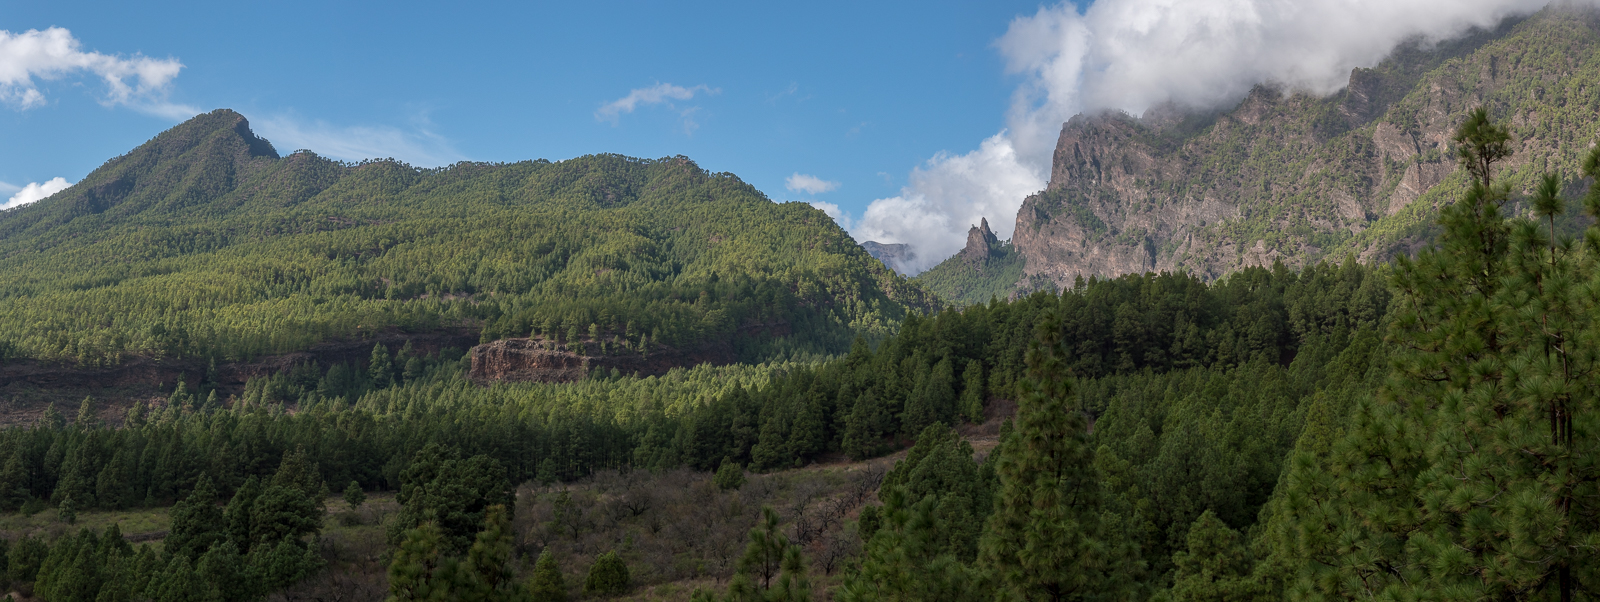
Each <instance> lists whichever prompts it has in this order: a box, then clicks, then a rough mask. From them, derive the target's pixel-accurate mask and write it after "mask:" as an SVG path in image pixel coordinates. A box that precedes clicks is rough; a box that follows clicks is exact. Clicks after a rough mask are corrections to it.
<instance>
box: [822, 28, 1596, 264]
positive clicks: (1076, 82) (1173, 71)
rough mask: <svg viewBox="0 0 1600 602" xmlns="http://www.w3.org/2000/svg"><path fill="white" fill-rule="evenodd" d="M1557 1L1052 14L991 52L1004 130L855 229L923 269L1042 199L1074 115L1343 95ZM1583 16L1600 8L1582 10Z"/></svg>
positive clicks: (944, 158) (952, 158) (926, 171)
mask: <svg viewBox="0 0 1600 602" xmlns="http://www.w3.org/2000/svg"><path fill="white" fill-rule="evenodd" d="M1547 1H1548V0H1097V1H1096V2H1094V3H1093V4H1092V5H1090V6H1089V7H1088V8H1087V9H1086V10H1085V11H1084V12H1082V13H1080V12H1078V11H1077V9H1075V8H1074V7H1073V6H1071V5H1070V4H1061V5H1057V6H1053V7H1043V8H1040V9H1039V11H1038V12H1037V13H1035V14H1033V15H1032V16H1022V17H1018V18H1017V19H1015V20H1013V21H1012V22H1011V25H1010V28H1009V29H1008V30H1007V31H1006V33H1005V35H1003V36H1001V37H1000V39H999V40H997V41H996V42H995V46H996V48H997V49H998V50H999V51H1000V54H1001V55H1002V56H1003V57H1004V59H1005V61H1006V66H1007V70H1008V71H1010V72H1012V73H1016V74H1021V75H1022V76H1023V82H1022V83H1021V84H1020V85H1019V86H1018V87H1017V89H1016V91H1015V92H1014V93H1013V95H1012V102H1011V107H1010V108H1009V109H1008V111H1007V115H1006V124H1007V127H1006V129H1005V130H1004V131H1002V132H1000V133H999V134H996V135H995V136H993V137H990V138H989V139H987V140H985V141H984V142H983V143H982V145H981V146H980V147H979V148H978V150H975V151H972V152H969V153H967V154H964V155H952V154H948V153H940V154H939V155H936V156H934V157H933V158H932V159H930V160H929V161H928V162H927V163H926V164H925V165H923V166H921V167H918V168H917V169H916V170H914V171H913V172H912V174H911V178H910V182H909V183H908V184H907V186H906V187H905V188H903V189H902V190H901V192H900V195H899V196H895V197H891V198H887V199H878V200H876V201H873V202H872V204H871V205H870V206H869V207H868V208H867V210H866V211H865V212H864V213H863V215H862V217H861V219H860V220H858V221H857V222H856V223H855V228H854V230H853V231H852V233H853V234H854V235H855V236H856V239H857V240H877V241H879V242H903V243H908V244H911V245H912V246H913V247H915V248H916V250H917V255H918V257H920V258H922V261H921V263H923V264H924V265H920V266H915V267H917V268H918V269H926V268H927V267H931V265H933V264H934V263H936V262H937V261H939V260H942V259H943V258H945V257H948V256H950V255H951V254H954V253H955V252H956V251H959V250H960V248H961V246H962V244H963V243H964V240H965V234H966V230H967V228H968V227H969V226H970V224H971V223H976V222H977V221H978V217H979V216H982V217H988V218H990V219H989V223H990V226H991V227H993V228H994V229H995V231H996V233H997V234H998V235H999V236H1001V237H1002V238H1004V237H1008V236H1010V234H1011V232H1010V231H1011V229H1012V228H1014V227H1015V217H1016V211H1017V209H1018V208H1019V207H1020V206H1021V204H1022V200H1023V198H1024V197H1026V196H1027V195H1028V194H1031V193H1033V192H1037V191H1038V190H1040V189H1042V188H1044V186H1045V184H1046V182H1047V178H1048V176H1049V173H1050V158H1051V155H1052V153H1053V151H1054V150H1055V142H1056V138H1057V137H1058V135H1059V134H1060V131H1061V125H1062V123H1064V122H1065V121H1066V120H1067V119H1069V118H1071V117H1072V116H1073V115H1074V114H1077V113H1080V112H1085V111H1093V110H1100V109H1121V110H1125V111H1128V112H1129V113H1132V114H1135V115H1138V114H1141V113H1143V112H1144V111H1145V110H1146V109H1148V108H1150V107H1152V106H1155V105H1158V104H1162V103H1166V102H1173V103H1175V104H1178V105H1180V106H1187V107H1191V108H1217V107H1226V106H1229V105H1231V104H1233V103H1236V102H1238V101H1239V100H1241V99H1242V98H1243V97H1244V95H1245V94H1247V93H1248V92H1249V91H1250V89H1251V88H1252V87H1253V86H1255V85H1256V84H1258V83H1263V82H1273V83H1278V84H1282V85H1286V86H1288V87H1289V88H1291V89H1297V90H1305V91H1309V92H1312V93H1315V94H1329V93H1333V92H1336V91H1338V90H1339V89H1341V88H1342V87H1344V86H1345V84H1346V83H1347V82H1348V80H1349V77H1350V71H1351V69H1354V68H1356V67H1363V66H1371V65H1374V64H1376V63H1378V62H1379V61H1381V60H1382V59H1383V58H1384V57H1385V56H1387V55H1388V54H1389V52H1390V51H1391V50H1393V49H1394V47H1395V46H1396V45H1398V44H1400V43H1401V42H1404V41H1406V40H1409V39H1418V38H1420V39H1423V40H1434V41H1437V40H1443V39H1448V38H1451V37H1454V36H1458V35H1460V34H1462V33H1465V32H1466V31H1468V30H1469V29H1471V28H1473V27H1490V26H1493V25H1495V24H1496V23H1498V22H1499V21H1500V20H1502V19H1504V18H1506V17H1508V16H1512V15H1517V14H1526V13H1530V12H1533V11H1536V10H1538V9H1539V8H1541V7H1543V6H1544V5H1545V4H1546V2H1547ZM1580 1H1581V2H1584V3H1586V4H1596V3H1600V2H1597V0H1580Z"/></svg>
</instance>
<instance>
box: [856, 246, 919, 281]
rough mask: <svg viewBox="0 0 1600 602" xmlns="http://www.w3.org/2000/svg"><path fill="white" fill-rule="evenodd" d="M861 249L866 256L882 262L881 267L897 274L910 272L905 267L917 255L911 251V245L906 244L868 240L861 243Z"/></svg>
mask: <svg viewBox="0 0 1600 602" xmlns="http://www.w3.org/2000/svg"><path fill="white" fill-rule="evenodd" d="M861 248H863V249H866V250H867V254H868V255H871V256H872V257H873V258H874V259H877V260H878V261H881V262H883V265H885V266H887V267H888V268H889V269H891V270H894V271H895V273H898V274H906V273H909V272H910V271H911V270H910V268H908V267H906V266H907V264H909V263H910V262H912V261H915V260H916V259H917V254H916V253H915V252H913V251H912V250H911V245H907V244H899V243H882V242H878V241H875V240H869V241H866V242H864V243H861Z"/></svg>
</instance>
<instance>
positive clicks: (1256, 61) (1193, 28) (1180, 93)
mask: <svg viewBox="0 0 1600 602" xmlns="http://www.w3.org/2000/svg"><path fill="white" fill-rule="evenodd" d="M1589 1H1590V2H1593V0H1589ZM1547 2H1548V0H1312V1H1306V0H1204V1H1196V0H1101V1H1099V2H1095V3H1094V4H1093V5H1091V6H1090V7H1089V8H1088V9H1087V10H1086V11H1084V12H1083V13H1081V14H1080V13H1079V12H1078V11H1077V10H1076V9H1075V8H1073V7H1072V6H1070V5H1059V6H1055V7H1048V8H1041V9H1039V11H1038V12H1037V13H1035V14H1034V15H1033V16H1031V17H1019V18H1017V19H1016V20H1014V21H1012V23H1011V27H1010V29H1009V30H1008V31H1007V32H1006V34H1005V35H1004V36H1002V37H1001V38H1000V40H998V41H997V42H996V46H997V47H998V48H999V49H1000V52H1001V54H1002V55H1004V57H1005V59H1006V65H1007V69H1008V70H1009V71H1011V72H1013V73H1021V74H1024V75H1025V76H1026V81H1025V83H1024V84H1023V85H1022V86H1020V87H1019V88H1018V89H1017V91H1016V93H1015V94H1014V96H1013V104H1012V108H1011V112H1010V115H1008V120H1007V121H1008V123H1009V125H1010V128H1011V130H1012V132H1014V133H1015V136H1016V138H1017V146H1018V151H1019V152H1020V153H1022V155H1023V156H1024V158H1025V160H1031V161H1047V160H1048V158H1049V153H1050V150H1051V149H1053V147H1054V141H1055V138H1056V134H1057V133H1059V131H1060V128H1061V123H1062V122H1063V121H1065V120H1066V119H1067V118H1070V117H1071V116H1072V115H1073V114H1075V113H1079V112H1082V111H1085V110H1097V109H1121V110H1124V111H1127V112H1129V113H1132V114H1134V115H1138V114H1141V113H1143V112H1144V111H1145V110H1146V109H1149V108H1150V107H1152V106H1155V105H1158V104H1162V103H1165V102H1169V101H1170V102H1174V103H1176V104H1178V105H1180V106H1187V107H1193V108H1204V109H1209V108H1219V107H1227V106H1229V105H1232V104H1233V103H1236V102H1238V101H1239V100H1240V99H1242V98H1243V97H1244V95H1245V94H1246V93H1248V92H1249V91H1250V89H1251V88H1252V87H1254V86H1255V85H1256V84H1258V83H1263V82H1273V83H1278V84H1283V85H1286V86H1287V87H1289V88H1291V89H1295V90H1303V91H1308V92H1311V93H1314V94H1320V95H1326V94H1331V93H1333V92H1337V91H1339V90H1340V89H1341V88H1343V87H1344V86H1345V84H1347V83H1348V82H1349V79H1350V71H1351V70H1352V69H1354V68H1356V67H1368V66H1372V65H1375V64H1377V63H1378V62H1379V61H1381V60H1383V58H1384V57H1385V56H1388V54H1389V52H1390V51H1392V50H1393V49H1394V47H1395V46H1396V45H1398V44H1400V43H1401V42H1404V41H1406V40H1409V39H1417V38H1421V39H1423V40H1430V41H1438V40H1443V39H1448V38H1451V37H1455V36H1458V35H1461V34H1462V33H1465V32H1466V31H1468V30H1469V29H1471V28H1473V27H1491V26H1493V25H1495V24H1496V23H1498V22H1499V21H1500V20H1502V19H1504V18H1506V17H1509V16H1512V15H1517V14H1527V13H1531V12H1533V11H1536V10H1538V9H1540V8H1541V7H1543V6H1544V5H1545V4H1546V3H1547Z"/></svg>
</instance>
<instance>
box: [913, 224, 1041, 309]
mask: <svg viewBox="0 0 1600 602" xmlns="http://www.w3.org/2000/svg"><path fill="white" fill-rule="evenodd" d="M1022 268H1023V260H1022V254H1021V253H1019V252H1017V249H1016V247H1014V246H1012V245H1011V241H1003V242H1002V241H1001V240H1000V239H999V237H997V236H995V234H994V231H993V230H990V229H989V219H988V218H979V224H978V225H976V226H973V227H972V228H971V229H969V230H967V246H966V247H963V248H962V249H961V251H960V252H959V253H956V254H955V256H954V257H951V258H950V259H947V260H945V261H943V262H941V263H940V264H939V265H936V266H934V267H933V268H932V269H930V270H928V271H925V272H923V273H921V274H918V275H917V277H916V280H917V281H918V282H921V283H922V284H923V285H924V286H926V287H928V290H930V291H933V292H934V293H935V294H937V295H939V297H940V298H942V299H945V300H946V301H949V302H951V303H956V304H960V305H973V304H977V303H987V302H988V301H989V300H990V299H993V298H1000V299H1008V298H1010V297H1011V296H1012V295H1014V294H1016V293H1017V292H1018V291H1019V290H1021V289H1019V288H1018V287H1019V286H1021V284H1020V283H1019V281H1021V280H1024V278H1023V275H1022Z"/></svg>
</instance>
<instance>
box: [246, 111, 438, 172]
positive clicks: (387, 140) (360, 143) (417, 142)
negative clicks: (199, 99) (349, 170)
mask: <svg viewBox="0 0 1600 602" xmlns="http://www.w3.org/2000/svg"><path fill="white" fill-rule="evenodd" d="M250 127H251V129H253V130H255V133H257V134H260V135H261V137H263V138H266V139H267V141H269V142H271V143H272V146H273V147H274V148H277V149H278V151H279V152H288V151H289V150H290V149H296V150H298V149H308V150H311V151H314V152H316V153H317V154H319V155H322V156H324V157H329V158H333V159H339V160H343V161H360V160H362V159H377V158H385V157H392V158H395V159H399V160H401V161H405V162H406V163H409V164H411V165H415V166H418V167H438V166H441V165H449V164H451V163H455V162H457V161H461V160H463V159H465V158H466V157H465V156H463V155H462V154H461V153H460V152H458V151H457V150H456V148H455V146H454V145H453V144H451V143H450V141H449V140H447V139H446V138H445V137H444V136H441V135H439V134H437V133H434V132H433V128H432V123H431V122H429V121H428V120H427V118H426V117H417V118H416V119H414V123H413V124H412V127H410V128H398V127H394V126H389V125H352V126H338V125H333V124H329V123H327V122H325V121H321V120H316V121H307V120H303V119H300V118H299V117H297V116H295V115H274V116H271V117H268V118H266V119H261V120H258V121H251V122H250Z"/></svg>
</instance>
